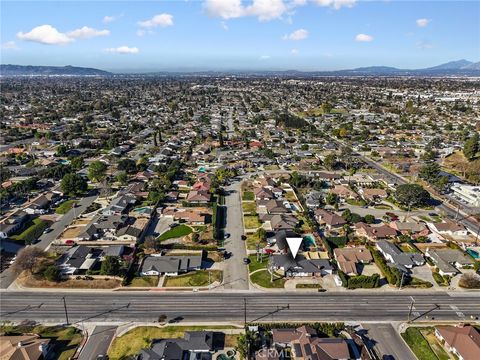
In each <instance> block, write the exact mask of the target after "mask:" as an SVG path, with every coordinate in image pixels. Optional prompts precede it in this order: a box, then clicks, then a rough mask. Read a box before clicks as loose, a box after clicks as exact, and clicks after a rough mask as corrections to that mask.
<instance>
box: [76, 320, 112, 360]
mask: <svg viewBox="0 0 480 360" xmlns="http://www.w3.org/2000/svg"><path fill="white" fill-rule="evenodd" d="M116 330H117V327H116V326H96V327H95V328H94V329H93V332H92V334H91V335H90V336H89V337H88V340H87V343H86V344H85V346H84V347H83V349H82V352H81V353H80V356H79V357H78V360H96V359H97V358H98V356H100V355H102V356H105V355H107V352H108V347H109V346H110V343H111V342H112V340H113V338H114V336H115V331H116Z"/></svg>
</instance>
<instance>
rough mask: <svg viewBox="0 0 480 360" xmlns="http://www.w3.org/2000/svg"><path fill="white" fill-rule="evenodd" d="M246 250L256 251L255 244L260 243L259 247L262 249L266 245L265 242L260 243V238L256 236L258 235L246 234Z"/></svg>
mask: <svg viewBox="0 0 480 360" xmlns="http://www.w3.org/2000/svg"><path fill="white" fill-rule="evenodd" d="M245 241H246V242H247V249H248V250H256V249H257V244H258V243H260V247H261V248H263V247H265V246H266V245H267V241H266V240H262V241H260V237H259V236H258V233H253V234H248V235H247V240H245Z"/></svg>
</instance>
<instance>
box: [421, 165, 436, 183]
mask: <svg viewBox="0 0 480 360" xmlns="http://www.w3.org/2000/svg"><path fill="white" fill-rule="evenodd" d="M439 173H440V165H438V164H437V163H436V162H430V163H428V164H426V165H424V166H422V168H421V169H420V171H419V173H418V175H419V176H420V177H421V178H422V179H424V180H426V181H428V182H429V183H431V182H434V181H435V180H436V179H437V178H438V175H439Z"/></svg>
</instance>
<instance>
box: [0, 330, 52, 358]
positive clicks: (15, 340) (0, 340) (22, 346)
mask: <svg viewBox="0 0 480 360" xmlns="http://www.w3.org/2000/svg"><path fill="white" fill-rule="evenodd" d="M49 342H50V340H49V339H41V338H39V336H38V335H35V334H33V335H19V336H0V359H2V360H3V359H4V360H37V359H40V358H41V357H42V346H47V345H48V343H49Z"/></svg>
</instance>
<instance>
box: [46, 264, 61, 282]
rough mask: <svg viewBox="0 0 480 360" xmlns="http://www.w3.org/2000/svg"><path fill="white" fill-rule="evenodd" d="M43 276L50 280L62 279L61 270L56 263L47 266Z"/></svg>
mask: <svg viewBox="0 0 480 360" xmlns="http://www.w3.org/2000/svg"><path fill="white" fill-rule="evenodd" d="M43 276H44V277H45V279H47V280H48V281H55V282H57V281H59V280H60V270H58V268H57V267H56V266H55V265H49V266H47V267H46V268H45V270H44V272H43Z"/></svg>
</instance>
